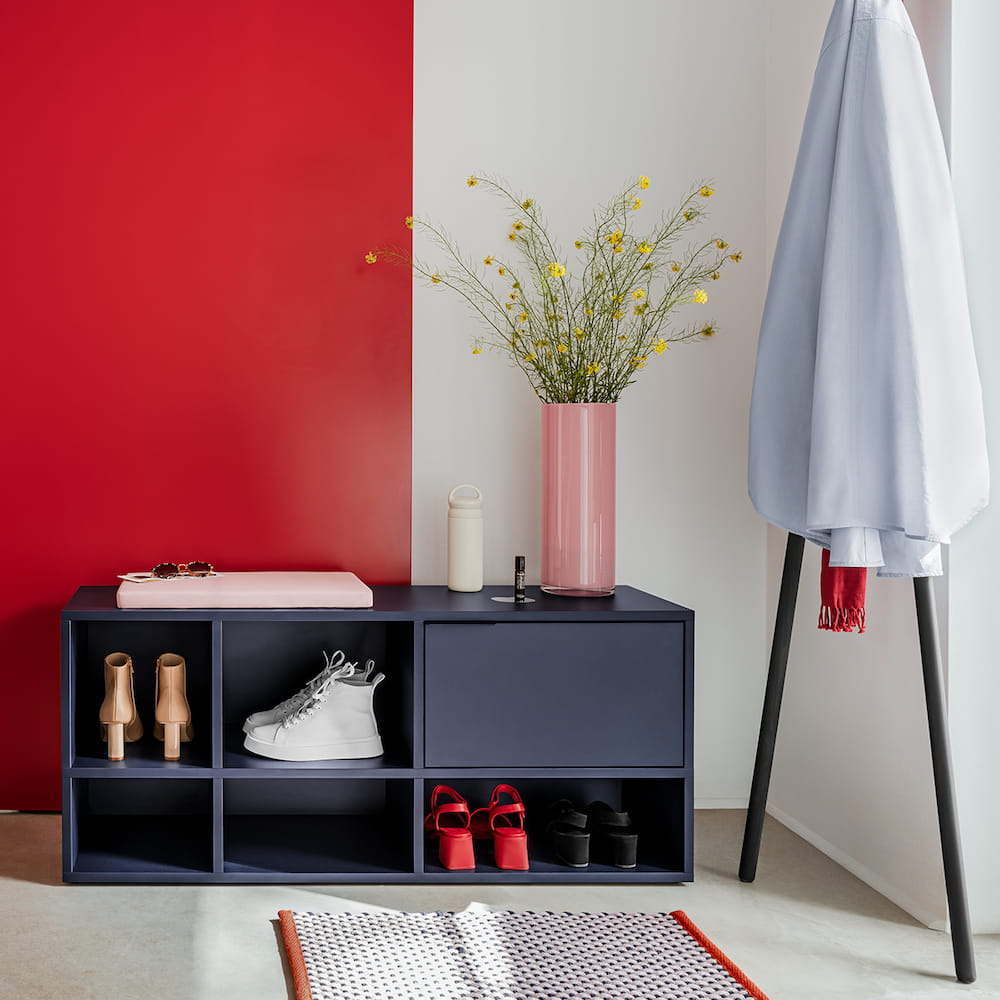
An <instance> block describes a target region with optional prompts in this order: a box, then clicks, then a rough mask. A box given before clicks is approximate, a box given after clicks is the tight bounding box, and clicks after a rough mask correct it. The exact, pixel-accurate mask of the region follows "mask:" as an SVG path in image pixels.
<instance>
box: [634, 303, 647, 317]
mask: <svg viewBox="0 0 1000 1000" xmlns="http://www.w3.org/2000/svg"><path fill="white" fill-rule="evenodd" d="M648 305H649V303H648V302H643V304H642V305H641V306H636V307H635V308H634V309H633V310H632V312H634V313H635V314H636V316H641V315H642V314H643V313H644V312H645V311H646V307H647V306H648Z"/></svg>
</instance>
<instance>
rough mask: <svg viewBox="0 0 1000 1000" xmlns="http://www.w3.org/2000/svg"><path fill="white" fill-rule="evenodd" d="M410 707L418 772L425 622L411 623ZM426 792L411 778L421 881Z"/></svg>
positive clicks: (421, 756) (414, 765)
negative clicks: (411, 687)
mask: <svg viewBox="0 0 1000 1000" xmlns="http://www.w3.org/2000/svg"><path fill="white" fill-rule="evenodd" d="M412 646H413V706H412V718H411V722H410V732H411V733H413V746H412V747H411V748H410V752H411V759H410V767H412V768H413V769H414V771H419V770H420V769H422V768H423V766H424V623H423V621H420V620H417V621H414V622H413V631H412ZM426 801H427V790H426V789H425V788H424V780H423V778H420V777H415V778H413V873H414V875H415V877H416V878H418V879H419V878H420V877H421V876H422V875H423V873H424V870H425V863H424V803H425V802H426Z"/></svg>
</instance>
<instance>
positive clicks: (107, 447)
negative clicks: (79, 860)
mask: <svg viewBox="0 0 1000 1000" xmlns="http://www.w3.org/2000/svg"><path fill="white" fill-rule="evenodd" d="M411 2H412V0H380V2H379V3H378V4H369V3H365V2H362V0H350V2H348V0H337V2H330V0H239V2H236V0H232V2H230V0H202V2H194V0H171V2H169V3H136V2H135V0H88V2H87V3H79V2H76V0H39V2H32V3H19V4H14V3H8V4H4V5H3V7H2V10H0V101H2V119H0V123H2V135H3V146H4V151H3V153H2V155H0V173H2V186H3V198H4V208H3V210H2V211H3V214H2V227H0V231H2V233H3V239H2V244H0V246H2V249H0V255H2V274H3V280H2V298H0V324H2V330H3V334H2V344H3V349H2V352H0V365H2V374H0V378H2V383H3V391H2V393H0V435H2V460H3V470H4V475H3V479H4V485H3V488H2V489H0V524H2V536H0V537H2V541H0V545H2V552H3V558H2V572H0V649H2V651H3V656H2V659H0V679H2V683H3V685H4V689H3V696H2V698H0V704H3V705H4V706H5V710H4V713H3V715H4V718H3V724H2V725H0V761H2V765H0V808H20V809H56V808H58V807H59V781H58V768H59V641H58V636H59V620H58V612H59V609H60V607H61V606H62V605H63V604H64V603H65V601H66V600H67V599H68V598H69V597H70V595H71V594H72V593H73V591H74V590H75V589H76V587H77V586H78V585H81V584H112V583H115V582H117V581H116V580H115V574H116V573H119V572H124V571H126V570H143V569H149V568H150V567H151V566H152V565H153V564H154V563H156V562H159V561H161V560H174V561H177V560H181V561H186V560H189V559H208V560H210V561H212V562H214V563H215V564H216V566H218V567H219V568H221V569H223V570H240V569H281V568H298V569H350V570H353V571H355V572H356V573H357V574H358V575H359V576H360V577H361V578H362V579H363V580H365V581H366V582H369V583H380V582H407V581H408V579H409V559H410V277H409V275H408V274H407V273H406V272H404V271H402V270H401V269H400V270H397V269H393V268H370V269H368V270H366V268H367V265H366V264H365V263H364V261H363V254H364V252H365V251H366V250H367V249H368V247H369V246H370V245H372V244H378V243H384V242H386V241H387V239H396V240H400V241H401V240H402V239H403V238H404V237H405V235H406V232H407V231H406V230H405V229H404V228H403V226H402V220H403V218H404V217H405V216H406V215H407V214H409V212H410V175H411V138H412V136H411V132H412V7H411ZM362 275H363V278H364V281H361V280H360V279H361V277H362ZM143 668H150V669H151V665H150V664H146V665H141V664H137V669H143ZM94 669H95V670H96V669H100V665H99V664H95V665H94ZM97 707H98V706H97V705H95V706H94V712H95V716H94V718H95V724H96V718H97V716H96V712H97ZM149 708H150V709H151V706H149Z"/></svg>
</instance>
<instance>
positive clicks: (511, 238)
mask: <svg viewBox="0 0 1000 1000" xmlns="http://www.w3.org/2000/svg"><path fill="white" fill-rule="evenodd" d="M507 239H509V240H511V241H513V240H516V239H517V233H508V234H507Z"/></svg>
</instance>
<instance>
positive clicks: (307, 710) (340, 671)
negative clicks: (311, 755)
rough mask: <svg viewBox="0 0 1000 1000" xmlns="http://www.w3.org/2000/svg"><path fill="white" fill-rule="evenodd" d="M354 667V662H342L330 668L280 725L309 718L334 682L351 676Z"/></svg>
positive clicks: (292, 724)
mask: <svg viewBox="0 0 1000 1000" xmlns="http://www.w3.org/2000/svg"><path fill="white" fill-rule="evenodd" d="M324 655H325V654H324ZM356 667H357V664H356V663H344V664H343V665H342V666H338V667H336V668H334V669H332V670H331V672H330V674H329V676H328V677H327V678H326V680H324V681H322V683H320V684H319V685H318V686H317V687H316V688H314V689H313V691H312V692H311V693H310V694H309V695H308V696H307V698H306V700H305V701H304V702H303V703H302V704H301V705H299V706H298V707H297V708H296V709H295V710H294V711H292V712H291V713H290V714H289V715H288V716H286V717H285V718H284V719H283V720H282V722H281V724H282V726H284V727H285V728H286V729H287V728H288V727H289V726H297V725H298V724H299V723H300V722H301V721H302V720H303V719H309V718H311V717H312V716H313V715H315V714H316V710H317V709H318V708H319V706H320V705H322V704H323V702H324V701H326V699H327V695H329V693H330V689H331V688H332V687H333V685H334V683H335V682H336V681H338V680H341V679H344V678H347V677H351V676H352V675H353V674H354V670H355V668H356ZM324 672H325V671H324Z"/></svg>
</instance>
